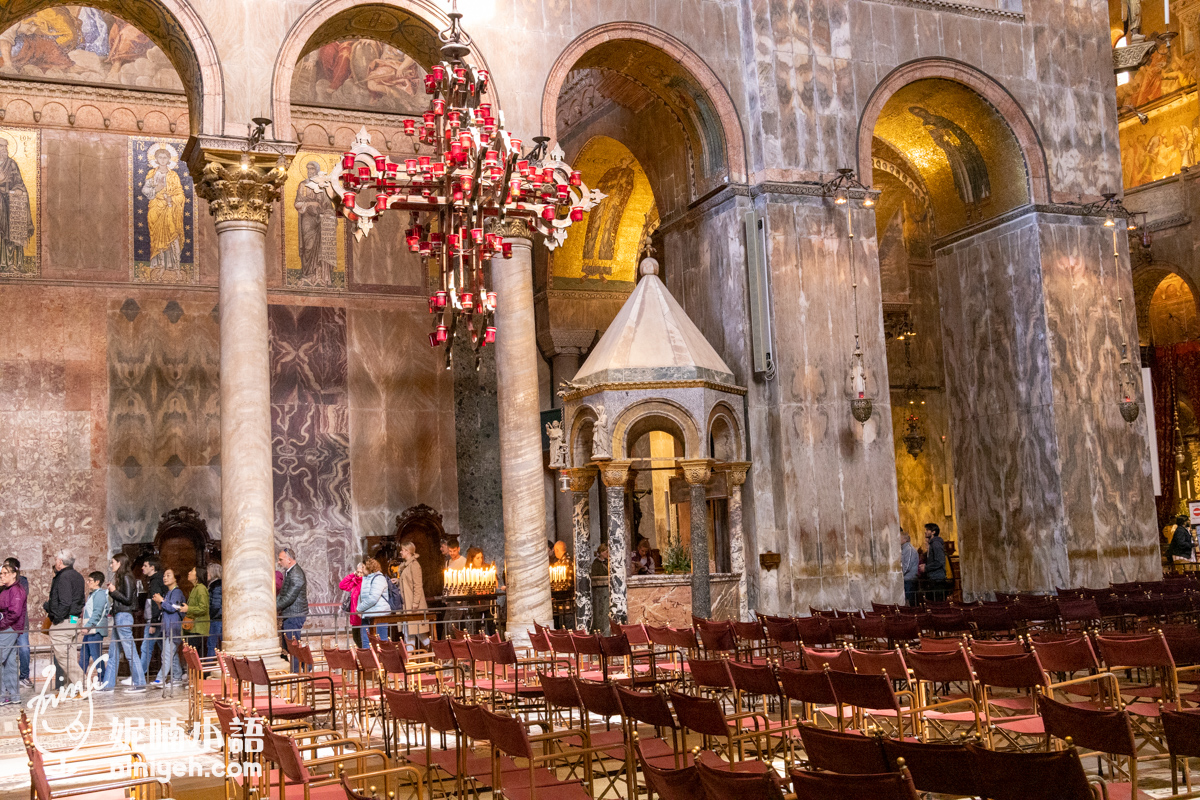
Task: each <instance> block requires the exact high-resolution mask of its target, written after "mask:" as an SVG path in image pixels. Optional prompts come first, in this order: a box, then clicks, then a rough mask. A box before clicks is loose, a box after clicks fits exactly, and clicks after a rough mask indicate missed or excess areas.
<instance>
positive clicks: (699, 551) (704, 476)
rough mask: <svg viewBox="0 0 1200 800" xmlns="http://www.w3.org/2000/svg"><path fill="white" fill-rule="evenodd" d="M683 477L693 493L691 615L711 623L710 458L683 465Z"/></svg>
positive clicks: (690, 461)
mask: <svg viewBox="0 0 1200 800" xmlns="http://www.w3.org/2000/svg"><path fill="white" fill-rule="evenodd" d="M680 466H682V467H683V477H684V478H685V479H686V480H687V482H688V486H689V488H690V489H691V503H690V505H691V507H692V520H691V522H692V524H691V529H692V534H691V535H692V615H693V616H697V617H702V618H704V619H708V617H709V616H711V614H712V587H711V585H710V583H709V577H708V490H707V488H706V486H707V485H708V481H709V479H711V478H712V461H711V460H709V459H707V458H701V459H694V460H688V461H684V462H682V463H681V465H680Z"/></svg>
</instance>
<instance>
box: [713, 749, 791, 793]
mask: <svg viewBox="0 0 1200 800" xmlns="http://www.w3.org/2000/svg"><path fill="white" fill-rule="evenodd" d="M696 768H697V769H698V770H699V772H700V783H701V784H702V785H703V787H704V791H705V794H707V796H708V797H713V798H717V797H736V798H738V800H783V791H782V790H781V789H780V788H779V784H778V783H776V782H775V780H776V778H775V774H774V771H771V772H770V773H766V772H764V773H758V772H734V771H733V770H725V769H714V768H712V767H710V766H708V765H707V764H705V763H704V762H703V761H701V760H700V759H696Z"/></svg>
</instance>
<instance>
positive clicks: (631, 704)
mask: <svg viewBox="0 0 1200 800" xmlns="http://www.w3.org/2000/svg"><path fill="white" fill-rule="evenodd" d="M616 690H617V700H618V702H620V704H621V713H622V714H624V715H625V716H626V717H629V718H630V719H632V720H637V721H638V722H640V723H642V724H643V725H653V726H654V727H656V728H677V727H678V725H677V724H676V722H675V716H674V715H673V714H672V713H671V706H670V705H669V704H668V703H667V699H666V698H665V697H663V696H662V695H661V694H659V693H658V692H635V691H633V690H632V689H626V688H625V687H624V686H617V687H616Z"/></svg>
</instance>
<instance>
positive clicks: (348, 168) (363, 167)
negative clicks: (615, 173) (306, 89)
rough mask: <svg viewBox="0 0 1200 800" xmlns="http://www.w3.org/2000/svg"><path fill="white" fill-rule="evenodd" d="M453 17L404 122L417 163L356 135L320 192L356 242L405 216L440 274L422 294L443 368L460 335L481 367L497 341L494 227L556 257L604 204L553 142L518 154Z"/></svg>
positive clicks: (411, 235) (409, 238)
mask: <svg viewBox="0 0 1200 800" xmlns="http://www.w3.org/2000/svg"><path fill="white" fill-rule="evenodd" d="M449 16H450V26H449V27H448V28H446V29H445V30H443V31H441V32H440V33H439V34H438V38H439V39H440V40H441V41H442V59H443V60H442V61H441V62H440V63H438V64H434V65H433V66H432V67H431V68H430V70H429V72H428V73H427V74H426V76H425V93H426V94H427V95H429V96H430V101H429V109H428V110H427V111H425V112H424V114H423V115H422V117H421V119H420V120H416V119H406V120H404V132H405V134H406V135H407V136H408V137H409V139H410V140H411V142H412V155H411V156H407V157H405V158H403V159H397V160H396V161H393V160H391V159H390V158H388V157H387V156H386V155H384V154H382V153H380V152H379V151H378V150H376V149H375V148H374V147H372V146H371V140H370V136H369V135H368V134H367V131H366V128H363V129H362V130H360V131H359V133H358V136H357V137H356V138H355V140H354V144H353V146H352V147H351V148H350V150H349V151H348V152H346V153H343V154H342V160H341V162H340V163H339V164H338V165H337V166H336V167H335V169H334V170H333V172H332V173H331V175H330V176H329V179H328V182H327V183H326V191H327V192H328V193H329V196H330V198H331V199H332V200H333V202H334V206H335V207H336V208H337V209H338V213H339V214H340V215H341V216H343V217H344V218H345V219H346V221H347V222H349V223H350V224H351V225H352V226H353V230H354V236H355V238H356V239H361V238H362V237H363V236H366V235H367V234H369V233H370V231H371V228H372V227H373V226H374V224H375V221H376V220H377V219H379V218H380V217H381V216H382V215H383V214H384V213H385V212H387V211H400V212H408V213H409V224H408V228H407V230H406V231H405V234H404V235H405V241H406V243H407V244H408V249H409V250H410V251H411V252H413V253H418V254H419V255H420V256H421V258H422V261H423V263H424V264H425V266H426V268H427V270H430V271H432V268H433V267H436V270H437V273H438V275H439V279H438V288H437V289H436V290H435V291H434V292H433V294H432V295H430V297H429V313H430V314H432V315H433V322H434V324H433V330H432V331H431V332H430V334H429V344H430V346H432V347H435V348H436V347H438V346H442V345H444V346H445V348H446V366H447V368H449V366H450V359H451V345H452V344H453V342H454V339H455V338H456V337H458V336H459V335H464V336H465V335H469V336H470V338H471V343H472V344H473V345H474V347H475V349H476V355H477V360H476V364H477V365H478V351H479V349H480V348H482V347H484V346H486V345H488V344H491V343H492V342H494V341H495V340H496V326H495V314H496V293H495V291H493V290H492V288H491V286H492V283H491V281H490V280H489V277H490V276H489V272H490V262H491V260H492V259H493V258H500V257H502V258H511V257H512V246H511V245H510V244H508V243H506V242H504V236H503V234H502V233H500V232H498V231H499V229H500V227H501V225H503V224H504V223H505V222H506V221H507V220H512V219H519V220H523V221H524V222H525V223H526V224H527V225H528V226H529V227H530V228H532V229H533V230H535V231H537V232H539V233H541V234H542V235H543V237H544V240H545V243H546V247H547V248H548V249H550V250H553V249H554V248H555V247H557V246H559V245H560V244H562V243H563V242H564V241H566V238H567V229H568V228H569V227H570V226H571V225H572V224H573V223H576V222H580V221H582V220H583V215H584V213H585V212H587V211H589V210H590V209H592V208H593V207H595V205H596V204H597V203H599V202H600V201H601V200H603V199H604V198H605V196H606V195H605V194H604V193H603V192H600V191H596V190H589V189H588V188H587V186H585V185H584V184H583V180H582V176H581V175H580V173H579V172H578V171H576V170H572V169H571V167H570V166H569V165H568V164H566V163H565V162H564V161H563V153H562V150H561V149H559V148H558V147H557V146H555V147H554V148H553V149H549V148H548V147H547V145H548V142H549V139H548V138H546V137H542V136H539V137H536V138H535V139H534V142H535V145H534V146H533V147H532V148H531V149H530V150H529V151H528V152H527V153H525V154H522V141H521V140H520V139H519V138H517V137H515V136H513V135H512V134H511V133H509V132H508V131H506V130H505V129H504V114H503V112H502V111H500V109H499V108H498V107H497V106H496V105H495V104H494V103H492V102H490V101H488V100H486V99H485V97H486V96H487V94H488V91H489V89H490V88H491V76H490V75H489V74H488V71H487V70H486V69H480V68H477V67H475V66H473V65H472V64H470V63H469V62H468V61H466V60H465V59H466V56H467V55H468V54H469V53H470V47H471V38H470V37H469V36H467V34H466V32H465V31H463V29H462V27H461V26H460V24H459V21H460V20H461V19H462V14H461V13H459V11H458V2H457V0H451V10H450V15H449Z"/></svg>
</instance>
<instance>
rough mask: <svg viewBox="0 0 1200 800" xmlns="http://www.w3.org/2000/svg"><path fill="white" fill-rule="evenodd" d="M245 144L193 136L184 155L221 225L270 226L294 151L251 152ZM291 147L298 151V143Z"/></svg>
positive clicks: (198, 187) (193, 176)
mask: <svg viewBox="0 0 1200 800" xmlns="http://www.w3.org/2000/svg"><path fill="white" fill-rule="evenodd" d="M239 144H241V146H239ZM242 146H244V142H242V141H241V140H238V139H227V138H224V137H202V138H198V137H193V138H192V139H191V140H190V141H189V142H188V145H187V148H186V149H185V150H184V158H185V159H186V160H187V162H188V169H189V170H190V171H191V174H192V180H193V182H194V183H195V187H196V194H198V195H200V196H201V197H203V198H204V199H205V200H207V201H208V210H209V213H211V214H212V215H213V216H214V217H215V218H216V221H217V223H218V224H220V223H222V222H232V221H245V222H257V223H260V224H262V225H266V224H267V222H268V221H269V220H270V218H271V209H272V207H273V206H274V205H275V201H277V200H278V199H279V198H280V196H281V194H282V192H283V185H284V184H285V183H287V167H288V162H289V161H290V160H291V157H292V155H294V152H291V153H289V152H283V153H280V152H260V151H249V152H247V151H246V150H244V149H242ZM281 149H285V150H286V149H287V148H281ZM290 149H291V150H293V151H294V150H295V145H292V146H291V147H290Z"/></svg>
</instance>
